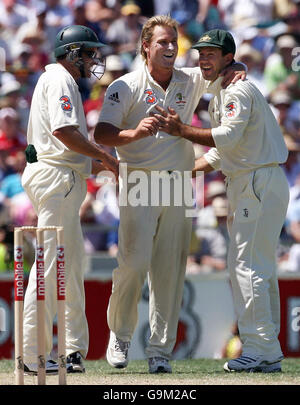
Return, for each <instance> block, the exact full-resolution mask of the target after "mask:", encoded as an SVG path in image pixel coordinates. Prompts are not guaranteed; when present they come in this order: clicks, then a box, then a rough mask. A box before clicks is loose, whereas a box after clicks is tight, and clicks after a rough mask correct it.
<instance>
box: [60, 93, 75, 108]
mask: <svg viewBox="0 0 300 405" xmlns="http://www.w3.org/2000/svg"><path fill="white" fill-rule="evenodd" d="M59 101H60V102H61V108H62V109H63V111H72V110H73V106H72V103H71V100H70V97H69V96H62V97H61V98H60V99H59Z"/></svg>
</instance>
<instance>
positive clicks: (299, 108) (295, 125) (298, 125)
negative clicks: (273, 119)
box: [286, 87, 300, 143]
mask: <svg viewBox="0 0 300 405" xmlns="http://www.w3.org/2000/svg"><path fill="white" fill-rule="evenodd" d="M298 89H300V87H298ZM286 129H287V131H288V132H289V134H290V135H291V136H292V138H293V139H294V141H295V142H297V143H299V142H300V101H299V100H296V101H294V102H293V103H292V105H291V106H290V108H289V110H288V112H287V119H286Z"/></svg>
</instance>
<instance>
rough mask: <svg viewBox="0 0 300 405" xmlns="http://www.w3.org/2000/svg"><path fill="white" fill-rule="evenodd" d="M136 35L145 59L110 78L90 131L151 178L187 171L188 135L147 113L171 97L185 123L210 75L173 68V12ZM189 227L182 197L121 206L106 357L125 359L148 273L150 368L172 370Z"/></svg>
mask: <svg viewBox="0 0 300 405" xmlns="http://www.w3.org/2000/svg"><path fill="white" fill-rule="evenodd" d="M141 42H142V48H141V53H142V56H143V57H144V60H145V61H144V65H143V66H142V67H141V68H140V69H139V70H137V71H134V72H131V73H128V74H126V75H124V76H122V77H121V78H119V79H117V80H116V81H114V82H113V83H112V84H111V85H110V86H109V88H108V90H107V92H106V96H105V100H104V103H103V106H102V110H101V113H100V118H99V121H100V122H99V123H98V125H97V126H96V129H95V135H94V137H95V140H96V141H97V142H99V144H105V145H110V146H116V149H117V153H118V157H119V159H120V162H121V163H126V164H127V165H128V173H127V175H130V173H132V172H133V171H134V170H136V169H138V170H139V171H142V172H143V173H144V175H145V176H146V179H147V181H148V184H150V183H151V175H153V173H154V171H159V173H160V175H162V176H165V177H166V178H167V179H170V178H171V177H172V175H173V171H178V172H180V173H183V172H184V171H191V170H192V169H193V167H194V158H195V157H194V150H193V146H192V144H191V143H190V142H188V141H187V140H185V139H183V138H175V137H172V136H170V135H168V134H167V133H165V132H163V131H158V126H157V123H158V120H157V119H155V118H154V117H151V113H152V112H153V111H155V110H154V107H155V105H160V106H162V107H164V106H168V105H171V106H172V107H173V108H174V109H175V110H176V111H177V112H178V114H179V115H180V117H181V119H182V120H183V122H187V123H190V122H191V120H192V116H193V113H194V111H195V108H196V107H197V104H198V102H199V99H200V97H201V95H202V94H203V93H204V92H205V88H206V84H207V83H206V82H205V80H204V79H203V78H202V74H201V72H200V70H199V69H198V68H186V69H176V68H174V62H175V59H176V56H177V52H178V45H177V23H176V21H174V20H173V19H171V18H170V17H166V16H155V17H152V18H150V19H149V20H148V21H147V22H146V24H145V25H144V28H143V31H142V37H141ZM231 79H232V74H231V78H230V80H231ZM221 80H222V79H221ZM151 135H152V136H151ZM125 183H126V184H125ZM134 185H135V184H134V183H132V184H130V183H129V182H127V181H126V179H125V177H124V174H123V173H122V170H120V195H122V193H124V192H125V191H124V189H125V188H127V193H128V195H129V194H130V190H132V188H133V187H134ZM171 192H172V191H171ZM154 193H155V192H154ZM148 201H150V199H149V200H148ZM190 234H191V218H188V217H187V216H186V215H185V207H184V205H182V206H174V205H172V204H170V206H163V205H159V206H151V205H150V204H149V203H148V204H147V206H143V205H139V206H133V205H132V204H131V203H130V201H128V203H127V205H126V206H123V205H122V206H121V207H120V228H119V252H118V268H117V269H115V270H114V272H113V288H112V295H111V297H110V301H109V308H108V325H109V328H110V330H111V333H110V341H109V345H108V349H107V360H108V362H109V364H110V365H112V366H113V367H119V368H122V367H126V366H127V364H128V348H129V345H130V341H131V339H132V335H133V333H134V330H135V327H136V324H137V320H138V312H137V308H138V302H139V300H140V297H141V292H142V288H143V285H144V282H145V279H146V277H147V275H148V285H149V311H150V314H149V319H150V332H151V336H150V339H149V343H148V346H147V348H146V355H147V357H148V363H149V372H150V373H159V372H171V366H170V364H169V360H170V358H171V355H172V351H173V348H174V345H175V343H176V336H177V324H178V318H179V311H180V307H181V301H182V292H183V285H184V278H185V269H186V259H187V254H188V252H189V245H190Z"/></svg>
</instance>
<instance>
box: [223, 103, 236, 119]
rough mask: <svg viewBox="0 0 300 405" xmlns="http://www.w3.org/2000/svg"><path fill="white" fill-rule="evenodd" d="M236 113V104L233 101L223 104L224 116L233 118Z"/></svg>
mask: <svg viewBox="0 0 300 405" xmlns="http://www.w3.org/2000/svg"><path fill="white" fill-rule="evenodd" d="M236 114H237V105H236V103H235V102H233V101H231V102H230V103H228V104H227V105H226V106H225V116H226V117H227V118H233V117H235V116H236Z"/></svg>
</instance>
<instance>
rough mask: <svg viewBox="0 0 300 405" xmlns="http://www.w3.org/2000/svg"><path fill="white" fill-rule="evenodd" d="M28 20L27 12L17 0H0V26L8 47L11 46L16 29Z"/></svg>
mask: <svg viewBox="0 0 300 405" xmlns="http://www.w3.org/2000/svg"><path fill="white" fill-rule="evenodd" d="M28 20H29V14H28V10H27V8H26V7H25V6H24V5H21V4H19V3H18V2H17V0H2V1H1V2H0V26H2V28H3V30H2V33H1V34H2V35H1V36H3V39H4V40H6V42H7V44H8V46H9V47H10V46H12V45H13V41H14V36H15V34H16V32H17V30H18V28H19V27H20V26H21V25H22V24H24V23H26V22H27V21H28Z"/></svg>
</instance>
